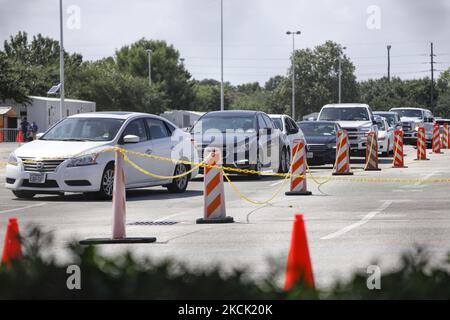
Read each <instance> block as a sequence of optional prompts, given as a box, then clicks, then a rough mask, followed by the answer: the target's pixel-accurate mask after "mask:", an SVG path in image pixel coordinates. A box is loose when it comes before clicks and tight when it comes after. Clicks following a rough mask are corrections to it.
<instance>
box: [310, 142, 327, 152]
mask: <svg viewBox="0 0 450 320" xmlns="http://www.w3.org/2000/svg"><path fill="white" fill-rule="evenodd" d="M326 150H328V147H327V146H326V145H324V144H308V151H311V152H318V151H326Z"/></svg>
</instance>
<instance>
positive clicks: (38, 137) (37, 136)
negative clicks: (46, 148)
mask: <svg viewBox="0 0 450 320" xmlns="http://www.w3.org/2000/svg"><path fill="white" fill-rule="evenodd" d="M43 135H44V133H43V132H41V133H38V134H37V135H36V140H39V139H40V138H42V136H43Z"/></svg>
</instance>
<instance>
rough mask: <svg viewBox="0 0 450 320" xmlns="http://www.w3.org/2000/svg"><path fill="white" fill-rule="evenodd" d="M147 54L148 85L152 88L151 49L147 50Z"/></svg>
mask: <svg viewBox="0 0 450 320" xmlns="http://www.w3.org/2000/svg"><path fill="white" fill-rule="evenodd" d="M147 53H148V85H149V86H152V53H153V51H152V49H147Z"/></svg>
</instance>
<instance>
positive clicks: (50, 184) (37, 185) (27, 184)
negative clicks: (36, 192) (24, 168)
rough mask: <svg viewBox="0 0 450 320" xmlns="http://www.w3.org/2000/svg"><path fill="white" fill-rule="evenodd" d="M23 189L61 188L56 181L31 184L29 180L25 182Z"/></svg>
mask: <svg viewBox="0 0 450 320" xmlns="http://www.w3.org/2000/svg"><path fill="white" fill-rule="evenodd" d="M22 187H28V188H59V185H58V183H57V182H56V181H55V180H47V181H45V183H31V182H30V181H29V180H28V179H25V180H23V182H22Z"/></svg>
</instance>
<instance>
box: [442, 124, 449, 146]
mask: <svg viewBox="0 0 450 320" xmlns="http://www.w3.org/2000/svg"><path fill="white" fill-rule="evenodd" d="M443 128H444V130H443V133H442V149H449V143H448V142H449V138H450V136H449V134H450V132H449V129H448V123H446V124H444V125H443Z"/></svg>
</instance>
